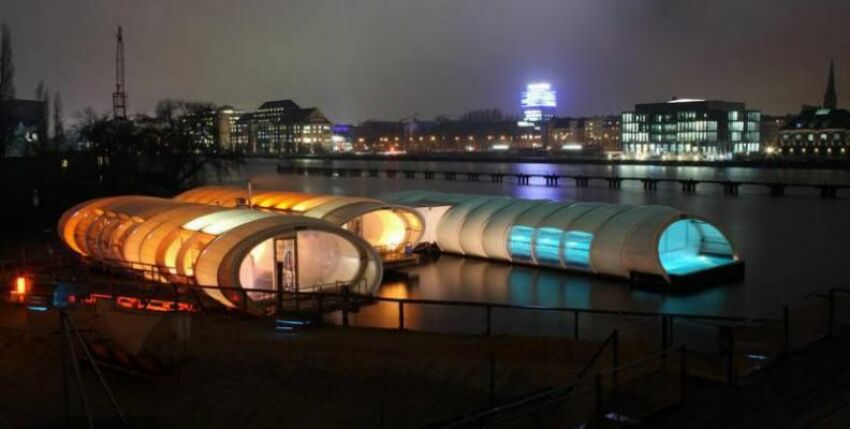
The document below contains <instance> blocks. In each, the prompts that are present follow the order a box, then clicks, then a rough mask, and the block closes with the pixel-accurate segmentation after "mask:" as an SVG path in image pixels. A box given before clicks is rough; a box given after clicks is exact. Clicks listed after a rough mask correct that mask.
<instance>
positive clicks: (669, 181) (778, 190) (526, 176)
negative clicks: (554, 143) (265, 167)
mask: <svg viewBox="0 0 850 429" xmlns="http://www.w3.org/2000/svg"><path fill="white" fill-rule="evenodd" d="M277 172H278V174H295V175H305V176H322V177H349V178H350V177H354V178H380V177H383V178H387V179H396V178H398V179H407V180H411V179H421V180H447V181H466V182H482V181H486V182H491V183H506V182H507V183H514V184H516V185H520V186H530V185H538V186H551V187H555V186H563V185H567V184H572V185H573V186H574V187H576V188H585V187H588V186H590V185H591V183H592V182H593V183H600V184H604V185H605V186H607V187H608V188H609V189H620V188H622V186H623V184H624V183H627V182H633V183H637V184H639V185H640V186H641V187H642V188H643V189H644V190H645V191H647V192H652V191H657V190H658V189H659V185H667V186H672V187H674V188H675V187H678V188H680V189H681V190H682V192H684V193H686V194H695V193H696V192H697V189H698V188H702V187H705V186H713V187H715V188H721V189H722V190H723V193H724V194H727V195H738V193H739V191H740V189H741V188H756V189H761V190H766V191H767V192H768V194H769V195H772V196H784V195H787V193H788V191H789V190H791V189H809V190H815V191H817V192H818V193H819V195H820V196H821V197H823V198H836V197H838V196H840V195H839V192H842V191H846V190H848V189H850V183H825V182H821V183H817V182H791V181H784V180H733V179H697V178H692V177H682V178H672V177H640V176H616V175H592V174H588V175H585V174H561V173H557V172H547V173H522V172H502V171H477V172H471V171H469V172H460V171H443V170H421V169H411V168H404V169H396V168H352V167H333V166H324V165H323V166H299V165H286V166H283V165H278V168H277ZM842 193H847V194H850V192H842Z"/></svg>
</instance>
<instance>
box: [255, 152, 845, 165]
mask: <svg viewBox="0 0 850 429" xmlns="http://www.w3.org/2000/svg"><path fill="white" fill-rule="evenodd" d="M250 159H273V160H279V161H281V162H285V161H315V162H332V161H392V162H395V161H417V162H469V163H528V164H564V165H609V166H616V165H645V166H665V167H717V168H724V167H750V168H759V169H774V168H783V169H843V168H850V158H848V159H839V158H807V159H794V158H778V157H762V158H753V159H740V160H729V161H686V160H681V161H680V160H668V161H662V160H650V159H647V160H637V159H608V158H605V157H579V156H562V155H553V154H533V155H530V154H523V153H492V152H487V153H464V152H450V153H410V154H397V155H382V154H374V153H340V154H323V155H287V156H286V157H283V158H278V157H262V156H259V157H250Z"/></svg>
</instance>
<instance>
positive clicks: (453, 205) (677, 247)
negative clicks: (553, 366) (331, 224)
mask: <svg viewBox="0 0 850 429" xmlns="http://www.w3.org/2000/svg"><path fill="white" fill-rule="evenodd" d="M389 199H390V201H393V202H396V203H398V204H411V205H418V206H419V207H421V209H422V210H425V211H434V212H437V210H436V208H437V207H445V206H448V208H446V209H444V210H445V211H444V212H442V213H444V214H441V215H440V217H438V218H436V219H435V220H434V221H433V222H434V223H432V224H431V226H429V228H431V227H433V228H434V230H435V231H437V233H436V241H435V243H436V244H437V246H438V247H439V248H440V250H441V251H443V252H447V253H455V254H459V255H467V256H474V257H479V258H488V259H493V260H498V261H505V262H517V263H523V264H537V265H541V266H546V267H550V268H560V269H564V270H574V271H580V272H583V273H594V274H599V275H605V276H610V277H618V278H622V279H629V280H630V281H634V282H643V281H646V282H661V283H668V284H698V283H702V282H707V281H714V280H715V279H721V278H722V279H732V278H737V277H740V276H743V273H744V271H743V268H744V266H743V262H742V261H741V260H740V259H739V258H738V255H737V254H736V253H735V250H734V248H733V246H732V244H731V242H730V240H728V239H727V237H726V236H725V235H724V234H723V233H722V232H721V231H720V229H718V228H717V227H716V226H714V225H711V224H709V223H708V222H707V221H705V220H702V219H700V218H698V217H696V216H691V215H689V214H686V213H683V212H682V211H680V210H678V209H675V208H673V207H665V206H656V205H651V206H632V205H623V204H606V203H597V202H569V201H548V200H525V199H514V198H507V197H504V196H488V195H465V194H445V193H440V192H430V191H405V192H402V193H398V194H395V195H394V196H392V195H391V196H390V198H389Z"/></svg>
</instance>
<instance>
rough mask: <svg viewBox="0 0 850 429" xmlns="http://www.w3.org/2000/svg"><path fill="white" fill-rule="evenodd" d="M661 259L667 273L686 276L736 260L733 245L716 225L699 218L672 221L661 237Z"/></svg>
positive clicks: (659, 253)
mask: <svg viewBox="0 0 850 429" xmlns="http://www.w3.org/2000/svg"><path fill="white" fill-rule="evenodd" d="M658 258H659V259H660V261H661V266H662V267H664V270H665V271H667V273H668V274H673V275H687V274H693V273H696V272H699V271H705V270H708V269H712V268H716V267H719V266H722V265H727V264H731V263H733V262H735V257H734V254H733V252H732V246H731V245H730V244H729V241H728V240H726V237H724V236H723V234H722V233H721V232H720V231H719V230H718V229H717V228H715V227H714V226H712V225H710V224H708V223H706V222H703V221H700V220H696V219H682V220H678V221H676V222H673V223H672V224H670V226H668V227H667V228H666V229H665V230H664V232H663V233H662V234H661V238H660V239H659V240H658Z"/></svg>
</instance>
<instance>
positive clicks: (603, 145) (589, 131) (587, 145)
mask: <svg viewBox="0 0 850 429" xmlns="http://www.w3.org/2000/svg"><path fill="white" fill-rule="evenodd" d="M544 134H545V136H546V142H547V143H546V146H547V148H548V149H549V150H556V151H557V150H593V151H602V152H618V151H621V150H622V145H621V144H620V118H619V117H617V116H594V117H589V118H554V119H552V120H550V121H549V122H547V123H546V132H545V133H544Z"/></svg>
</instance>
